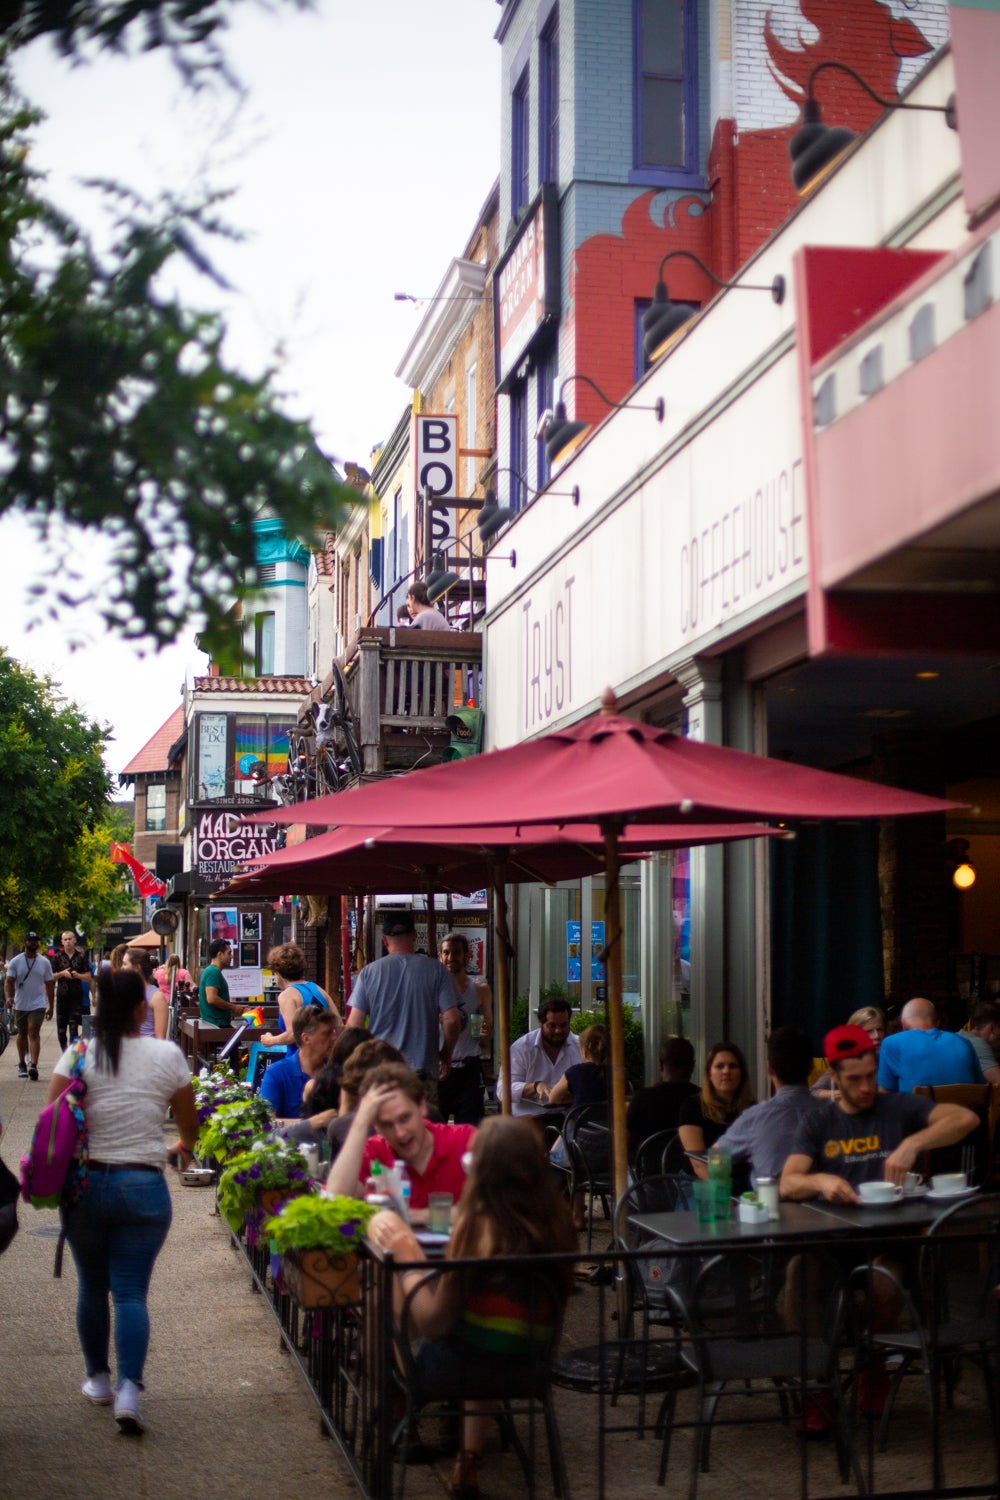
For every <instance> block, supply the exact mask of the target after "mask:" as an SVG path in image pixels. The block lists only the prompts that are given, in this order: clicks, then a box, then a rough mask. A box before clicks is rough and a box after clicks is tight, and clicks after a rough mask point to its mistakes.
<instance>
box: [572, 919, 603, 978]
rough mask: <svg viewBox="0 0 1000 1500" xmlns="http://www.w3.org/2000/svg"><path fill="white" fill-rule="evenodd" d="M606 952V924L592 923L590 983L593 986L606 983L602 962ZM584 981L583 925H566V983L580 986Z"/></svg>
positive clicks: (579, 923) (576, 923)
mask: <svg viewBox="0 0 1000 1500" xmlns="http://www.w3.org/2000/svg"><path fill="white" fill-rule="evenodd" d="M603 952H604V923H603V922H591V924H590V981H591V983H592V984H602V983H603V981H604V964H603V963H602V962H601V954H602V953H603ZM582 979H583V923H582V922H567V923H566V982H567V984H580V983H581V981H582Z"/></svg>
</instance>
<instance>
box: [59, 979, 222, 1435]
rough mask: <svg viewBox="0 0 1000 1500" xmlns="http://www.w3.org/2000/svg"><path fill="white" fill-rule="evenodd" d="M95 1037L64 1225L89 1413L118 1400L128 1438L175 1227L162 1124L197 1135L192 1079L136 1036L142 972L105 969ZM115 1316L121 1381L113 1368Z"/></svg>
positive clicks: (180, 1064)
mask: <svg viewBox="0 0 1000 1500" xmlns="http://www.w3.org/2000/svg"><path fill="white" fill-rule="evenodd" d="M97 991H98V997H99V1004H98V1006H97V1010H96V1012H95V1015H94V1036H93V1038H92V1039H91V1040H90V1041H89V1042H88V1043H87V1044H86V1054H85V1056H84V1059H83V1067H82V1077H83V1081H84V1083H85V1084H86V1085H87V1094H86V1100H85V1105H84V1108H85V1110H86V1115H87V1132H88V1137H89V1161H88V1165H87V1181H86V1183H85V1184H84V1185H82V1186H81V1187H80V1189H79V1192H78V1193H77V1196H76V1197H75V1199H74V1198H73V1197H72V1195H70V1198H69V1201H67V1202H65V1204H64V1206H63V1208H62V1221H63V1228H64V1229H65V1231H66V1239H67V1241H68V1242H69V1247H70V1249H71V1250H72V1252H73V1259H74V1261H75V1262H76V1274H77V1281H78V1290H77V1303H76V1327H77V1332H78V1334H79V1337H80V1343H81V1345H82V1348H83V1358H84V1364H85V1366H86V1371H87V1378H86V1380H85V1381H84V1383H83V1394H84V1395H85V1396H86V1398H87V1400H88V1401H92V1402H93V1403H94V1404H95V1405H96V1406H109V1405H110V1404H111V1403H112V1401H113V1402H114V1409H115V1421H116V1422H117V1423H118V1426H119V1428H120V1429H121V1431H122V1432H125V1433H141V1432H142V1431H143V1420H142V1415H141V1413H140V1410H139V1393H140V1391H141V1390H142V1372H143V1366H144V1365H145V1362H146V1351H147V1348H148V1346H149V1312H148V1310H147V1307H146V1298H147V1294H148V1291H149V1279H150V1277H151V1275H152V1273H153V1265H154V1262H155V1261H156V1257H157V1256H158V1255H159V1253H160V1249H161V1247H162V1245H163V1242H164V1240H165V1239H166V1237H167V1231H168V1229H169V1228H170V1217H171V1207H170V1194H169V1192H168V1191H167V1184H166V1182H165V1181H164V1176H163V1168H164V1165H165V1164H166V1159H167V1152H166V1147H165V1145H164V1141H163V1123H164V1117H165V1116H166V1112H167V1109H168V1108H171V1109H172V1110H173V1112H174V1121H175V1123H176V1125H177V1129H178V1132H179V1134H180V1139H181V1144H182V1145H183V1147H184V1149H185V1150H186V1151H192V1150H193V1149H194V1143H195V1140H196V1138H197V1135H198V1113H197V1110H196V1109H195V1103H194V1093H193V1091H192V1088H191V1075H190V1073H189V1072H188V1067H187V1063H186V1062H185V1061H184V1057H183V1055H182V1053H181V1050H180V1048H179V1047H177V1046H175V1044H174V1043H173V1042H165V1041H160V1040H159V1039H158V1038H156V1037H152V1036H142V1035H140V1028H141V1025H142V1022H143V1019H144V1018H145V1015H146V995H145V985H144V983H143V978H142V974H141V973H140V972H139V971H138V970H137V969H135V968H127V969H126V968H123V969H119V970H118V971H117V972H116V973H114V972H112V971H111V970H110V969H101V971H100V972H99V974H98V976H97ZM76 1058H77V1051H76V1047H70V1049H69V1051H68V1052H65V1053H64V1054H63V1056H62V1057H61V1058H60V1059H59V1061H58V1062H57V1063H56V1067H55V1072H54V1073H53V1075H52V1083H51V1085H50V1087H49V1102H50V1103H51V1101H52V1100H53V1099H55V1098H57V1096H58V1095H59V1094H61V1093H62V1092H63V1090H64V1089H65V1088H66V1084H67V1081H68V1079H69V1078H70V1077H71V1076H72V1070H73V1064H74V1062H75V1061H76ZM109 1301H110V1302H111V1303H113V1304H114V1313H115V1356H116V1361H117V1365H118V1383H117V1387H116V1388H112V1384H111V1371H110V1366H109V1363H108V1354H109V1348H108V1343H109V1338H110V1333H111V1317H110V1308H109Z"/></svg>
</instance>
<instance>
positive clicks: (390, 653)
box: [300, 625, 483, 795]
mask: <svg viewBox="0 0 1000 1500" xmlns="http://www.w3.org/2000/svg"><path fill="white" fill-rule="evenodd" d="M481 666H483V637H481V636H480V634H474V633H465V631H451V630H433V631H432V630H408V628H405V627H402V628H396V627H390V628H379V627H373V625H372V627H366V628H361V630H358V633H357V636H355V637H354V639H352V640H351V643H349V645H348V649H346V651H345V654H343V655H342V657H339V658H337V660H336V661H334V664H333V670H331V673H330V676H328V678H327V679H325V681H324V682H322V685H321V687H318V688H316V690H315V693H313V706H312V724H310V726H309V727H307V726H306V724H304V723H303V730H304V733H303V739H301V748H303V753H304V756H306V759H307V760H309V762H312V763H310V766H309V772H310V780H312V784H313V786H315V792H322V790H337V787H343V786H345V784H351V783H354V781H357V780H367V778H375V777H379V775H387V774H391V772H394V771H405V769H411V768H415V766H417V765H433V763H436V762H438V760H441V757H442V753H444V750H445V748H447V745H448V744H450V739H451V730H450V729H448V726H447V723H445V720H447V717H448V714H451V712H453V711H454V709H456V708H457V706H462V705H466V703H472V706H475V708H481V694H483V685H481ZM321 705H328V709H327V712H325V714H324V708H322V706H321ZM301 718H303V715H300V721H301ZM345 720H346V726H348V732H346V733H345ZM309 729H312V732H309ZM351 738H352V739H354V747H355V750H354V747H352V750H354V753H352V754H351V757H349V760H351V765H349V766H348V763H346V757H345V748H346V747H348V742H349V739H351ZM315 792H313V790H312V787H310V793H309V795H315Z"/></svg>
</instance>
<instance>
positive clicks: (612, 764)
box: [255, 713, 961, 829]
mask: <svg viewBox="0 0 1000 1500" xmlns="http://www.w3.org/2000/svg"><path fill="white" fill-rule="evenodd" d="M960 805H961V804H959V803H955V802H945V801H942V800H941V799H939V798H936V797H925V796H922V795H920V794H919V793H916V792H906V791H900V790H899V789H897V788H895V787H889V786H883V785H882V784H880V783H877V782H871V781H861V780H859V779H856V778H855V777H852V776H841V775H838V774H837V773H835V772H832V771H817V770H814V769H813V768H812V767H810V766H800V765H795V764H794V763H792V762H790V761H779V760H770V759H768V758H767V757H766V756H763V755H750V754H748V753H747V752H746V751H742V750H730V749H728V748H726V747H723V746H721V745H708V744H705V743H704V742H702V741H699V740H689V739H686V738H685V737H684V736H683V735H679V734H671V733H670V732H669V731H667V730H665V729H658V728H657V727H656V726H655V725H651V724H640V723H639V722H638V721H637V720H635V719H626V718H623V717H622V716H621V715H619V714H610V713H601V714H597V715H595V716H594V717H593V718H590V719H587V720H585V721H584V722H583V723H581V724H574V725H571V726H570V727H569V728H568V729H560V730H557V731H556V732H555V733H554V734H547V735H542V736H541V737H540V738H539V739H536V740H527V741H525V742H524V743H522V744H520V745H513V746H511V747H510V748H508V749H504V750H492V751H490V752H489V753H487V754H486V755H479V756H474V757H470V758H469V759H468V760H460V761H452V762H449V763H448V764H446V765H439V766H433V767H431V768H430V769H428V770H426V771H418V772H411V773H410V774H409V775H406V776H399V777H396V778H394V779H393V780H392V781H391V782H386V781H380V782H374V783H370V784H369V785H367V786H361V787H356V788H355V789H354V790H352V791H347V792H337V793H334V794H333V795H331V796H327V797H318V798H316V799H315V800H314V801H311V802H298V803H295V804H294V805H292V806H291V807H283V808H277V809H275V810H273V811H270V812H262V813H259V814H258V815H257V817H256V820H255V821H257V822H263V823H308V824H312V825H315V826H323V827H333V826H335V825H337V826H345V825H350V826H352V827H357V826H359V825H364V824H371V825H375V826H378V825H380V824H387V823H391V824H392V825H393V826H394V827H395V828H397V829H399V828H417V827H420V828H426V827H428V826H434V827H437V826H439V825H440V826H441V827H443V828H454V827H455V826H456V825H457V824H458V822H459V820H460V819H462V818H468V817H474V818H475V819H476V822H477V823H478V824H491V823H504V824H525V823H573V822H575V823H582V822H594V821H597V822H601V823H602V824H603V823H605V822H606V821H607V820H615V821H617V822H620V823H622V824H627V823H636V822H645V823H667V822H675V821H680V822H683V821H686V820H689V821H691V822H692V823H694V822H709V821H713V820H724V821H726V822H745V821H755V820H759V821H764V820H768V819H775V818H781V819H793V820H794V819H818V818H851V819H853V818H892V817H904V816H912V815H914V814H918V813H942V812H949V811H952V810H954V809H956V808H957V807H959V806H960Z"/></svg>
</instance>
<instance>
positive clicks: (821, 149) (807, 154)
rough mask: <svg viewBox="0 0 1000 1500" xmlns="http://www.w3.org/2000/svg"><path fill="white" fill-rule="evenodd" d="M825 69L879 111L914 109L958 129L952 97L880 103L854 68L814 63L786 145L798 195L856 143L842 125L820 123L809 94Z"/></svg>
mask: <svg viewBox="0 0 1000 1500" xmlns="http://www.w3.org/2000/svg"><path fill="white" fill-rule="evenodd" d="M825 68H836V69H837V70H838V71H839V72H841V73H847V74H849V75H850V77H851V78H853V79H854V81H855V83H857V84H858V85H859V87H861V88H862V89H864V91H865V93H866V94H867V95H868V97H869V98H870V99H874V100H875V103H876V104H880V105H881V106H882V108H883V109H914V110H922V111H923V112H924V113H926V114H932V115H944V118H945V122H946V123H947V125H948V127H949V128H950V129H951V130H957V129H958V112H957V110H956V107H955V96H954V94H952V96H951V98H950V99H949V100H948V103H947V104H907V103H906V102H905V100H902V99H883V98H882V96H881V94H876V92H875V90H874V89H873V88H872V86H871V84H870V83H868V82H866V80H865V79H864V78H862V76H861V74H860V73H858V72H856V71H855V70H854V68H852V67H849V66H848V64H847V63H843V62H837V61H836V59H835V58H829V59H828V60H827V61H826V62H821V63H817V64H816V66H815V68H813V70H812V72H811V73H810V74H809V78H808V81H807V83H806V97H805V99H804V101H803V104H802V120H801V122H800V124H799V128H798V130H797V131H796V132H795V134H794V135H793V136H792V139H791V140H790V141H789V143H788V154H789V156H790V157H791V159H792V182H793V183H794V184H795V186H796V188H797V189H798V191H799V192H800V193H807V192H809V190H810V188H813V187H815V186H816V184H817V183H818V182H820V181H821V180H822V179H823V177H825V176H826V174H827V172H829V170H830V168H831V167H832V166H833V164H834V162H836V161H837V160H838V158H839V157H840V156H842V155H843V153H844V152H845V151H846V150H847V148H848V146H850V145H852V144H853V142H854V141H855V140H856V139H857V134H856V132H855V131H853V130H848V128H847V126H846V125H825V124H824V123H823V113H822V110H821V109H820V106H819V102H818V100H817V99H816V97H815V95H814V94H813V84H814V83H815V81H816V79H817V78H818V77H819V75H820V74H821V73H822V72H823V70H824V69H825Z"/></svg>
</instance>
